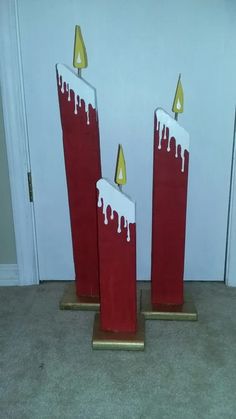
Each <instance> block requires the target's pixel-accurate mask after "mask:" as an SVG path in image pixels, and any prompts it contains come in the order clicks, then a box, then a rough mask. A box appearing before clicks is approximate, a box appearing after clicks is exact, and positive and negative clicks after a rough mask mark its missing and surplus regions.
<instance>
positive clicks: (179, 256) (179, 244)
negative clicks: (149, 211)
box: [151, 115, 189, 305]
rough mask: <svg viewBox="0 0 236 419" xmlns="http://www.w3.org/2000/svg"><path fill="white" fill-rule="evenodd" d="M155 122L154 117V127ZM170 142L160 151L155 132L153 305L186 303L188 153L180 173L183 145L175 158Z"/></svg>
mask: <svg viewBox="0 0 236 419" xmlns="http://www.w3.org/2000/svg"><path fill="white" fill-rule="evenodd" d="M156 122H157V121H156V115H155V123H154V127H156ZM167 131H168V130H167ZM167 134H168V133H167ZM161 135H162V133H161ZM167 142H168V141H167V139H165V140H163V139H162V143H161V149H158V143H159V132H158V131H157V130H156V129H155V131H154V167H153V215H152V217H153V226H152V270H151V281H152V286H151V298H152V304H153V305H155V304H173V305H179V304H182V303H183V275H184V252H185V225H186V206H187V184H188V162H189V153H188V151H186V150H185V168H184V172H181V164H182V159H181V156H180V146H178V157H177V158H176V157H175V138H174V137H172V139H171V142H170V151H169V152H168V151H167Z"/></svg>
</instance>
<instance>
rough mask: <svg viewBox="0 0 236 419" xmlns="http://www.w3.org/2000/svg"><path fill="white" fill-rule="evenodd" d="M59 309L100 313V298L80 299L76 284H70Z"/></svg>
mask: <svg viewBox="0 0 236 419" xmlns="http://www.w3.org/2000/svg"><path fill="white" fill-rule="evenodd" d="M59 307H60V309H61V310H91V311H99V309H100V302H99V297H78V296H77V294H76V290H75V283H72V284H68V285H67V286H66V288H65V291H64V294H63V297H62V299H61V301H60V304H59Z"/></svg>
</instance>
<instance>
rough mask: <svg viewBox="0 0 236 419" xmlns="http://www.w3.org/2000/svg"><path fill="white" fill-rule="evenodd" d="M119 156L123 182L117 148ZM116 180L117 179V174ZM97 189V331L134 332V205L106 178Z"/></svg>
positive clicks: (135, 317) (135, 326) (118, 168)
mask: <svg viewBox="0 0 236 419" xmlns="http://www.w3.org/2000/svg"><path fill="white" fill-rule="evenodd" d="M120 153H122V157H121V154H120ZM119 156H120V157H119ZM119 156H118V165H117V171H118V172H119V170H120V168H121V167H122V170H123V178H124V179H126V170H125V161H124V155H123V152H122V148H121V147H120V148H119ZM119 158H120V164H119ZM116 177H118V178H119V176H118V173H116ZM97 190H98V203H97V213H98V233H99V234H98V245H99V258H100V264H99V268H100V301H101V329H102V330H104V331H111V332H133V333H134V332H136V328H137V313H136V310H137V307H136V224H135V203H134V202H133V201H132V200H131V199H130V198H129V197H128V196H127V195H125V194H124V193H123V192H121V191H120V190H119V189H117V187H115V186H113V185H112V184H111V183H110V182H109V181H107V180H106V179H100V180H99V181H98V182H97Z"/></svg>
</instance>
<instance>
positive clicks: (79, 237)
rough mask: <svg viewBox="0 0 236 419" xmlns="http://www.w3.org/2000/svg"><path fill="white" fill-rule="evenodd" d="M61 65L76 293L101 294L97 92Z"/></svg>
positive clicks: (78, 41) (80, 51) (78, 40)
mask: <svg viewBox="0 0 236 419" xmlns="http://www.w3.org/2000/svg"><path fill="white" fill-rule="evenodd" d="M79 56H80V62H79V59H78V57H79ZM86 65H87V55H86V51H85V47H84V43H83V39H82V35H81V31H80V28H79V26H77V27H76V37H75V54H74V66H75V67H77V68H83V67H85V66H86ZM56 70H57V86H58V97H59V105H60V115H61V125H62V131H63V145H64V157H65V168H66V177H67V188H68V199H69V208H70V220H71V233H72V242H73V256H74V265H75V275H76V292H77V295H78V296H85V297H86V296H98V295H99V274H98V242H97V240H98V239H97V210H96V207H97V192H96V182H97V180H98V179H100V177H101V165H100V147H99V126H98V115H97V107H96V91H95V89H94V88H93V87H92V86H91V85H90V84H89V83H88V82H86V81H85V80H84V79H82V78H81V77H79V76H78V75H77V74H75V73H74V72H73V71H71V70H70V69H69V68H68V67H66V66H65V65H63V64H57V66H56Z"/></svg>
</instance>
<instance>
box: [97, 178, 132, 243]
mask: <svg viewBox="0 0 236 419" xmlns="http://www.w3.org/2000/svg"><path fill="white" fill-rule="evenodd" d="M97 189H98V191H99V195H98V207H103V208H102V211H103V215H104V223H105V224H108V222H109V220H108V216H107V208H108V206H110V208H111V219H113V218H114V211H116V212H117V214H118V226H117V232H118V233H120V232H121V218H122V217H124V226H125V228H126V229H127V236H126V238H127V241H130V224H131V223H135V203H134V202H133V201H132V200H131V199H130V198H129V197H128V196H127V195H125V194H124V193H123V192H121V191H120V190H119V189H117V188H116V187H115V186H114V185H112V184H111V183H110V182H109V181H108V180H106V179H103V178H101V179H99V180H98V181H97Z"/></svg>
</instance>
